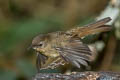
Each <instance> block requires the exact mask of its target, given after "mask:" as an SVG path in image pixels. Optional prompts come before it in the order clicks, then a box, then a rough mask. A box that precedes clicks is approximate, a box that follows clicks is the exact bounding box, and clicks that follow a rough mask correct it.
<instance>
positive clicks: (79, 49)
mask: <svg viewBox="0 0 120 80" xmlns="http://www.w3.org/2000/svg"><path fill="white" fill-rule="evenodd" d="M56 50H57V51H58V53H59V54H60V55H61V57H62V58H63V59H64V60H65V61H66V62H68V63H71V64H72V65H74V66H76V67H78V68H80V65H84V66H86V67H87V66H88V62H90V61H91V60H92V59H91V57H92V52H91V51H90V49H89V48H88V46H87V45H86V44H83V43H82V42H81V41H80V40H72V41H70V42H69V43H68V44H66V46H65V47H56Z"/></svg>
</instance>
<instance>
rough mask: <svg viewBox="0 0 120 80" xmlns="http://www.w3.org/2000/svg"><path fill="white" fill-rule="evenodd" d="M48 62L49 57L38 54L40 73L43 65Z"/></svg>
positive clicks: (37, 62)
mask: <svg viewBox="0 0 120 80" xmlns="http://www.w3.org/2000/svg"><path fill="white" fill-rule="evenodd" d="M46 60H47V57H46V56H45V55H43V54H41V53H39V52H37V59H36V67H37V69H38V71H39V70H40V68H41V65H42V64H45V61H46Z"/></svg>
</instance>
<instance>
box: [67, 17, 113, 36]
mask: <svg viewBox="0 0 120 80" xmlns="http://www.w3.org/2000/svg"><path fill="white" fill-rule="evenodd" d="M110 20H111V18H110V17H107V18H104V19H101V20H99V21H96V22H94V23H91V24H88V25H85V26H83V27H77V28H74V29H71V30H69V31H67V33H69V34H72V36H76V35H77V36H79V37H84V36H86V35H90V34H95V33H98V32H106V31H110V30H111V27H110V26H109V25H105V24H106V23H107V22H109V21H110Z"/></svg>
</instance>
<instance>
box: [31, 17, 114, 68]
mask: <svg viewBox="0 0 120 80" xmlns="http://www.w3.org/2000/svg"><path fill="white" fill-rule="evenodd" d="M109 21H111V18H110V17H106V18H103V19H100V20H98V21H96V22H93V23H90V24H88V25H85V26H82V27H74V28H71V29H69V30H66V31H56V32H51V33H47V34H39V35H37V36H36V37H34V38H33V40H32V44H31V48H32V49H34V50H35V52H36V53H37V59H36V67H37V69H38V70H43V69H55V68H57V67H59V66H61V65H66V64H71V65H72V66H75V67H76V68H80V67H81V65H82V66H85V67H87V66H88V65H89V64H88V63H89V62H91V61H92V57H93V52H92V50H91V49H90V48H89V47H88V45H87V44H85V43H83V42H82V41H81V39H82V38H83V37H85V36H88V35H92V34H97V33H100V32H106V31H110V30H111V29H112V28H111V27H110V25H106V23H107V22H109Z"/></svg>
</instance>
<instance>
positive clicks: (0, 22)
mask: <svg viewBox="0 0 120 80" xmlns="http://www.w3.org/2000/svg"><path fill="white" fill-rule="evenodd" d="M108 3H109V0H91V1H89V0H0V80H28V79H29V78H31V77H32V76H33V75H35V73H36V67H35V60H36V54H35V52H34V51H32V50H30V51H28V50H27V48H28V47H29V45H30V44H31V41H32V39H33V37H35V36H36V35H37V34H40V33H48V32H53V31H58V30H68V29H70V28H72V27H73V26H80V25H84V24H87V23H90V22H92V21H94V19H95V18H96V17H97V16H98V15H99V14H100V13H101V11H102V10H104V8H105V7H106V6H107V5H108ZM119 27H120V26H119ZM119 29H120V28H119ZM114 32H116V31H115V29H113V30H112V32H109V33H105V34H100V35H99V36H97V37H95V39H91V40H93V42H97V41H102V42H104V45H105V47H104V49H102V50H101V51H99V53H100V54H101V55H100V56H99V57H100V58H98V59H97V60H96V62H95V67H94V69H93V70H112V71H120V68H119V67H120V59H119V58H120V54H119V53H120V50H119V48H120V46H119V44H120V42H119V39H118V38H117V37H115V35H114ZM98 44H99V45H101V43H99V42H98ZM109 46H113V47H109ZM111 50H112V51H111ZM109 52H110V53H111V56H112V57H110V59H107V60H108V62H109V64H106V61H105V60H103V61H104V62H102V60H101V58H102V57H105V56H108V55H109V56H110V54H107V53H109ZM100 62H101V64H100ZM100 65H102V66H100ZM106 65H108V66H107V67H106ZM96 66H97V67H98V66H99V68H97V69H96Z"/></svg>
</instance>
